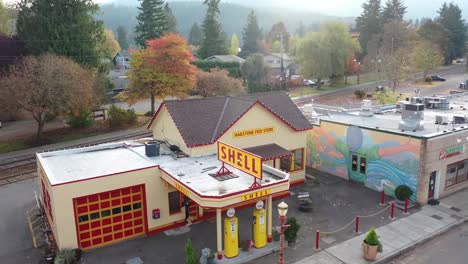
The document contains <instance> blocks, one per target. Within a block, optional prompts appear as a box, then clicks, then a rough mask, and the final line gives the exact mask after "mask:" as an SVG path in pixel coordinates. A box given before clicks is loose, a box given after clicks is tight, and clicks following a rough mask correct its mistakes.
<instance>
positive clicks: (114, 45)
mask: <svg viewBox="0 0 468 264" xmlns="http://www.w3.org/2000/svg"><path fill="white" fill-rule="evenodd" d="M104 36H105V42H104V49H105V50H106V53H107V54H106V55H107V57H108V58H109V59H113V58H114V57H115V55H116V54H117V52H119V51H120V45H119V43H118V42H117V40H115V37H114V33H112V31H111V30H109V29H106V30H105V31H104Z"/></svg>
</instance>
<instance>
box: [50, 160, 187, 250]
mask: <svg viewBox="0 0 468 264" xmlns="http://www.w3.org/2000/svg"><path fill="white" fill-rule="evenodd" d="M140 184H144V185H145V190H146V195H145V196H146V197H145V204H146V213H147V216H148V217H147V218H146V219H145V221H148V229H149V230H151V229H154V228H157V227H160V226H164V225H169V224H173V223H174V222H176V221H180V220H183V219H184V217H185V214H184V211H183V209H182V210H181V211H180V212H179V213H176V214H172V215H171V214H169V203H168V192H171V191H176V190H175V189H174V188H172V187H171V186H166V185H165V183H164V181H163V180H162V179H161V178H160V171H159V168H157V167H154V168H148V169H143V170H139V171H133V172H127V173H122V174H117V175H112V176H107V177H102V178H96V179H91V180H87V181H81V182H76V183H69V184H64V185H58V186H53V187H52V193H53V197H54V198H53V206H54V212H60V214H55V218H54V220H55V224H56V227H57V229H56V230H54V234H55V235H56V236H57V237H56V238H55V239H56V240H57V243H58V245H59V247H60V248H76V247H78V244H77V243H78V240H77V236H76V223H75V212H74V209H73V198H76V197H81V196H86V195H91V194H96V193H101V192H107V191H111V190H115V189H121V188H125V187H129V186H134V185H140ZM51 199H52V198H51ZM153 209H160V215H161V216H160V218H159V219H152V210H153Z"/></svg>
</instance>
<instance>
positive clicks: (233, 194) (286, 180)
mask: <svg viewBox="0 0 468 264" xmlns="http://www.w3.org/2000/svg"><path fill="white" fill-rule="evenodd" d="M159 170H161V171H162V172H164V173H165V174H166V175H168V176H169V177H171V178H172V179H173V180H174V181H176V182H178V183H179V184H180V185H182V186H184V187H185V188H187V189H189V190H190V191H191V192H193V193H195V194H196V195H197V196H198V197H201V198H213V199H220V198H226V197H229V196H235V195H238V194H242V193H248V192H252V191H255V190H258V189H260V188H255V189H248V190H244V191H239V192H234V193H228V194H225V195H221V196H213V195H202V194H199V193H198V192H197V191H195V190H194V189H192V188H190V187H188V186H187V185H186V184H185V183H182V182H180V181H178V180H177V179H175V178H174V176H172V175H171V174H170V173H168V172H167V171H165V170H164V169H163V168H159ZM252 179H253V177H252ZM163 180H164V179H163ZM285 182H289V179H284V180H281V181H278V182H274V183H270V184H267V185H262V187H261V188H265V187H271V186H275V185H279V184H282V183H285Z"/></svg>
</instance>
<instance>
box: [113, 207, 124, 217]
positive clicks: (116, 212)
mask: <svg viewBox="0 0 468 264" xmlns="http://www.w3.org/2000/svg"><path fill="white" fill-rule="evenodd" d="M121 212H122V208H121V207H116V208H113V209H112V214H113V215H115V214H120V213H121Z"/></svg>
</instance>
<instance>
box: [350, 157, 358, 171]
mask: <svg viewBox="0 0 468 264" xmlns="http://www.w3.org/2000/svg"><path fill="white" fill-rule="evenodd" d="M357 164H358V156H357V155H352V158H351V169H352V170H353V171H357Z"/></svg>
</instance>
